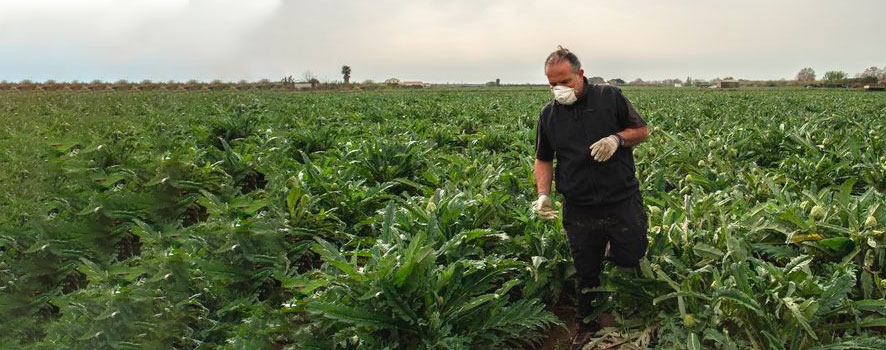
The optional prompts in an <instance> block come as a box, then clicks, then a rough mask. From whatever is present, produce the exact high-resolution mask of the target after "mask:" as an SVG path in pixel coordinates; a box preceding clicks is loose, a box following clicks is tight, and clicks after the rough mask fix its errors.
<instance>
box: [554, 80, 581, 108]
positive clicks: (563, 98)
mask: <svg viewBox="0 0 886 350" xmlns="http://www.w3.org/2000/svg"><path fill="white" fill-rule="evenodd" d="M551 92H553V93H554V99H555V100H557V102H560V103H562V104H564V105H567V106H568V105H571V104H573V103H575V100H578V97H575V89H573V88H571V87H568V86H563V85H557V86H554V87H552V88H551Z"/></svg>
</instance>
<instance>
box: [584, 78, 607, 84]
mask: <svg viewBox="0 0 886 350" xmlns="http://www.w3.org/2000/svg"><path fill="white" fill-rule="evenodd" d="M588 82H589V83H591V84H603V83H605V82H606V79H603V77H591V78H590V79H588Z"/></svg>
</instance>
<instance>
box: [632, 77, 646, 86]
mask: <svg viewBox="0 0 886 350" xmlns="http://www.w3.org/2000/svg"><path fill="white" fill-rule="evenodd" d="M631 85H643V79H640V78H637V79H634V80H633V81H631Z"/></svg>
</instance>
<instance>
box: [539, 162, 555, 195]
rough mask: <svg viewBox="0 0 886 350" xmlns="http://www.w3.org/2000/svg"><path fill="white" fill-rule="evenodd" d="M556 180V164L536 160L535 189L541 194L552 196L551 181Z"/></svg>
mask: <svg viewBox="0 0 886 350" xmlns="http://www.w3.org/2000/svg"><path fill="white" fill-rule="evenodd" d="M553 178H554V162H545V161H543V160H538V159H536V160H535V188H536V189H537V190H538V193H539V194H547V195H550V194H551V181H552V180H553Z"/></svg>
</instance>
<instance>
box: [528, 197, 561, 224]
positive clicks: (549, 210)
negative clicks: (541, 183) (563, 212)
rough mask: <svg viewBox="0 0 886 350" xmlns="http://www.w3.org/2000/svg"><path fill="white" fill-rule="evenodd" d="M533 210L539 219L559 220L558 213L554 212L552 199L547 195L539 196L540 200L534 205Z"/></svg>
mask: <svg viewBox="0 0 886 350" xmlns="http://www.w3.org/2000/svg"><path fill="white" fill-rule="evenodd" d="M532 210H534V211H535V214H536V215H538V217H540V218H543V219H546V220H550V219H556V218H557V212H555V211H554V206H553V204H552V203H551V197H549V196H548V195H546V194H540V195H538V199H537V200H535V202H533V203H532Z"/></svg>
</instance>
